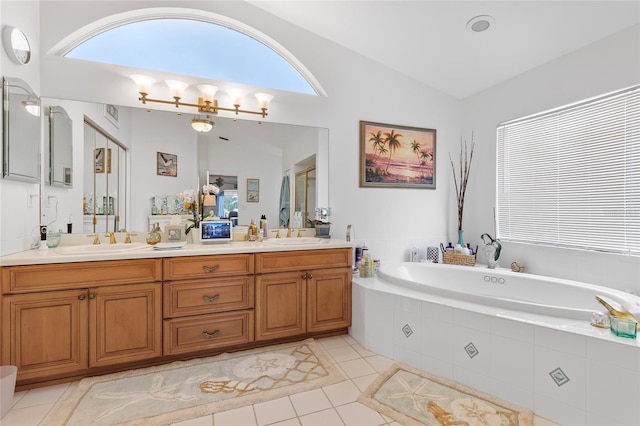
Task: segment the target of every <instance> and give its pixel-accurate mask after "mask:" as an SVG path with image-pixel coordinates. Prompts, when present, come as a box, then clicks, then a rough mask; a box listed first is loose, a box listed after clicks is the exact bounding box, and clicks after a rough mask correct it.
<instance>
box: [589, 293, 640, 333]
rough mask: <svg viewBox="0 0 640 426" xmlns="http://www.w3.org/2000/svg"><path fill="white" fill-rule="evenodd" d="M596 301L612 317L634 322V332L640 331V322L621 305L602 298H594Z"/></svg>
mask: <svg viewBox="0 0 640 426" xmlns="http://www.w3.org/2000/svg"><path fill="white" fill-rule="evenodd" d="M596 300H597V301H598V302H600V303H601V304H602V306H604V307H605V308H607V311H609V313H610V314H611V316H612V317H616V318H625V319H629V320H632V321H635V322H636V330H637V331H640V320H638V318H636V317H634V316H633V314H632V313H631V312H629V311H627V309H626V308H625V307H624V306H622V305H621V304H619V303H617V302H614V301H613V300H611V299H607V298H606V297H604V296H596Z"/></svg>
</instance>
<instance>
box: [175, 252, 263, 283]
mask: <svg viewBox="0 0 640 426" xmlns="http://www.w3.org/2000/svg"><path fill="white" fill-rule="evenodd" d="M163 262H164V263H163V264H164V279H165V280H185V279H191V278H211V277H224V276H230V275H248V274H253V254H225V255H220V256H189V257H172V258H165V259H163Z"/></svg>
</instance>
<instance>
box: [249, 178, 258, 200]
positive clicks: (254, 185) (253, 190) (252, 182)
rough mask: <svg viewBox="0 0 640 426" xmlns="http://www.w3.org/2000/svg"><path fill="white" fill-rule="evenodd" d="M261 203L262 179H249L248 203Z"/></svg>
mask: <svg viewBox="0 0 640 426" xmlns="http://www.w3.org/2000/svg"><path fill="white" fill-rule="evenodd" d="M259 201H260V179H247V203H257V202H259Z"/></svg>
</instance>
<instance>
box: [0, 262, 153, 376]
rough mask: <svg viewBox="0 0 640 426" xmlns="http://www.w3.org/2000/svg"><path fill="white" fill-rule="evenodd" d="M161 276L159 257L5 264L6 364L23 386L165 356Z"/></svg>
mask: <svg viewBox="0 0 640 426" xmlns="http://www.w3.org/2000/svg"><path fill="white" fill-rule="evenodd" d="M80 270H85V271H86V274H84V277H85V279H86V280H87V281H86V282H84V288H83V286H82V284H83V282H82V276H83V274H80V273H79V271H80ZM123 270H125V271H127V270H136V271H138V272H137V273H136V274H137V275H139V276H142V277H143V278H138V279H144V280H149V281H150V282H142V283H140V282H139V283H132V281H134V280H136V278H131V277H130V276H123V272H122V271H123ZM100 276H101V277H102V280H99V279H97V277H100ZM161 278H162V276H161V263H160V261H159V260H154V259H141V260H134V261H130V260H126V261H105V262H82V263H81V262H78V263H68V264H51V265H33V266H11V267H3V268H2V288H3V295H2V353H1V354H0V356H1V361H2V364H3V365H4V364H11V365H15V366H17V367H18V378H17V380H18V384H21V383H25V382H27V383H28V382H37V381H38V380H39V379H40V380H43V379H51V378H56V377H65V376H66V377H69V376H73V375H80V374H86V373H87V372H90V371H91V369H92V368H99V367H107V366H115V365H120V364H128V363H132V362H135V361H141V360H148V359H152V358H157V357H160V356H161V355H162V340H161V339H162V330H161V323H162V284H161V282H160V281H161ZM101 281H102V285H100V284H101ZM116 284H120V285H116ZM42 288H47V289H49V290H48V291H37V290H38V289H42ZM56 288H58V289H59V290H54V289H56ZM33 289H36V290H35V291H34V290H33ZM8 290H11V291H8Z"/></svg>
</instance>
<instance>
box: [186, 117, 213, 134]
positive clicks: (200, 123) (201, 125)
mask: <svg viewBox="0 0 640 426" xmlns="http://www.w3.org/2000/svg"><path fill="white" fill-rule="evenodd" d="M214 124H215V123H214V122H213V121H211V120H209V119H208V118H202V117H195V118H194V119H193V120H191V127H193V130H195V131H196V132H201V133H206V132H210V131H211V129H213V126H214Z"/></svg>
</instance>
